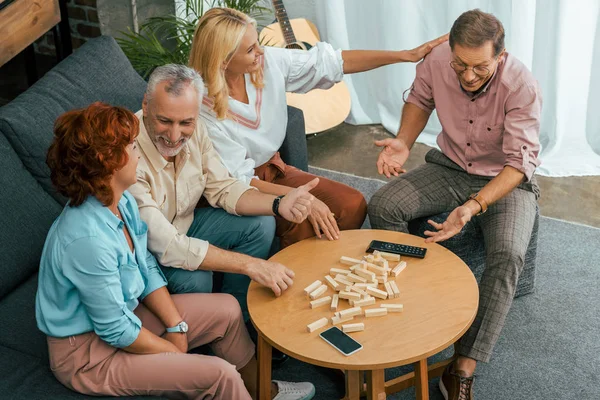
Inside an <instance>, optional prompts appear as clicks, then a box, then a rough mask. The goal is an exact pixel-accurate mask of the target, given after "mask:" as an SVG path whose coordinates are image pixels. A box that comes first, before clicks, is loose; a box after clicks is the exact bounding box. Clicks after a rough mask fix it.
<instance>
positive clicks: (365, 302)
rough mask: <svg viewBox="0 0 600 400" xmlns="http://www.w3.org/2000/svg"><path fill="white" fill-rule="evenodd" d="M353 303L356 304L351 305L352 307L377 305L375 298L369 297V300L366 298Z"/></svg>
mask: <svg viewBox="0 0 600 400" xmlns="http://www.w3.org/2000/svg"><path fill="white" fill-rule="evenodd" d="M353 303H354V304H351V306H353V307H366V306H372V305H373V304H375V297H369V298H366V299H362V300H358V301H354V302H353Z"/></svg>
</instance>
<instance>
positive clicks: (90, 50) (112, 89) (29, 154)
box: [0, 36, 146, 202]
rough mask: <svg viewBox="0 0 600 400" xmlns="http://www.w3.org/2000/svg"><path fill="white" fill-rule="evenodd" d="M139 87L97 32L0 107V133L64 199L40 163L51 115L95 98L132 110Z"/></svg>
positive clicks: (117, 50)
mask: <svg viewBox="0 0 600 400" xmlns="http://www.w3.org/2000/svg"><path fill="white" fill-rule="evenodd" d="M145 89H146V82H145V81H144V80H143V79H142V78H141V77H140V76H139V75H138V74H137V72H135V70H134V69H133V67H132V66H131V64H130V63H129V60H128V59H127V57H125V55H124V54H123V52H122V51H121V48H120V47H119V46H118V45H117V43H116V42H115V40H114V39H113V38H111V37H108V36H102V37H99V38H96V39H93V40H90V41H88V42H87V43H86V44H85V45H84V46H82V47H81V48H80V49H78V50H77V51H76V52H75V53H73V54H72V55H71V56H69V57H67V58H66V59H65V60H64V61H62V62H61V63H60V64H59V65H57V66H56V67H54V68H53V69H52V70H51V71H50V72H48V73H47V74H46V75H45V76H44V77H43V78H42V79H40V80H39V81H38V82H36V83H35V85H33V86H32V87H31V88H29V89H28V90H27V91H26V92H25V93H23V94H21V95H20V96H19V97H17V98H16V99H14V100H13V101H12V102H10V103H9V104H7V105H6V106H4V107H2V108H0V131H2V133H4V135H6V137H7V138H8V140H9V142H10V143H11V145H12V146H13V148H14V149H15V151H16V152H17V154H19V156H20V157H21V159H22V160H23V163H24V164H25V167H26V168H27V170H29V172H31V174H32V175H33V176H34V177H35V179H36V180H37V181H38V182H40V184H41V185H42V187H43V188H44V189H45V190H46V191H47V192H48V193H51V194H52V195H53V196H54V197H55V198H56V199H57V200H59V201H61V202H64V199H63V198H62V197H61V196H58V195H57V194H56V192H55V191H54V189H53V187H52V185H51V183H50V170H49V169H48V167H47V165H46V162H45V160H46V153H47V150H48V146H49V145H50V142H51V140H52V130H53V126H54V121H55V120H56V117H58V116H59V115H60V114H62V113H64V112H65V111H69V110H72V109H74V108H82V107H86V106H88V105H89V104H91V103H93V102H95V101H103V102H106V103H109V104H111V105H118V106H124V107H127V108H129V109H130V110H132V111H137V110H139V109H140V108H141V105H142V98H143V94H144V91H145Z"/></svg>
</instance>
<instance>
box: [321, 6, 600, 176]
mask: <svg viewBox="0 0 600 400" xmlns="http://www.w3.org/2000/svg"><path fill="white" fill-rule="evenodd" d="M314 7H315V8H316V10H315V11H316V13H315V14H316V16H317V17H316V25H317V27H318V29H319V32H320V34H321V38H322V40H326V41H328V42H330V43H332V44H333V45H334V46H335V47H339V48H342V49H386V50H400V49H410V48H413V47H416V46H418V45H419V44H421V43H423V42H425V41H427V40H430V39H433V38H435V37H437V36H440V35H442V34H444V33H446V32H448V31H449V30H450V27H451V26H452V23H453V22H454V20H455V19H456V18H457V17H458V16H459V15H460V14H461V13H463V12H464V11H467V10H470V9H473V8H480V9H481V10H483V11H486V12H490V13H493V14H494V15H496V16H497V17H498V18H499V19H500V20H501V21H502V23H503V25H504V29H505V31H506V49H507V51H508V52H510V53H512V54H513V55H515V56H516V57H517V58H519V59H520V60H521V61H523V62H524V63H525V65H527V67H528V68H529V69H530V70H531V71H532V72H533V74H534V76H535V77H536V78H537V79H538V81H539V82H540V85H541V88H542V95H543V98H544V105H543V113H542V124H541V142H542V152H541V157H540V158H541V160H542V165H541V166H540V167H539V168H538V170H537V173H538V174H541V175H546V176H569V175H600V0H537V1H536V0H369V1H367V0H326V1H316V2H315V3H314ZM414 75H415V66H414V65H413V64H398V65H394V66H388V67H384V68H380V69H378V70H376V71H370V72H366V73H362V74H356V75H352V76H350V75H347V76H346V77H345V78H344V80H345V81H346V82H347V84H348V86H349V88H350V93H351V96H352V111H351V114H350V116H349V117H348V119H347V120H346V122H348V123H351V124H373V123H381V124H383V126H384V127H385V128H386V129H387V130H388V131H390V132H393V133H396V132H397V130H398V127H399V121H400V111H401V108H402V104H403V102H402V92H403V91H404V90H405V89H407V88H409V87H410V85H411V83H412V81H413V79H414ZM440 129H441V127H440V124H439V121H438V120H437V117H436V116H434V117H432V118H431V119H430V121H429V124H428V125H427V127H426V128H425V131H424V133H423V134H422V135H421V136H420V138H419V142H422V143H425V144H428V145H432V146H435V138H436V136H437V134H438V133H439V131H440Z"/></svg>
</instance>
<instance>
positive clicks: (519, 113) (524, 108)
mask: <svg viewBox="0 0 600 400" xmlns="http://www.w3.org/2000/svg"><path fill="white" fill-rule="evenodd" d="M541 113H542V96H541V93H540V90H539V88H538V87H537V86H536V85H534V84H528V83H526V84H523V85H522V86H520V87H519V88H518V89H517V90H515V91H514V92H513V93H512V94H510V95H509V97H508V99H507V101H506V118H505V120H504V135H503V141H502V151H503V152H504V154H505V156H506V157H505V161H504V166H511V167H513V168H515V169H517V170H519V171H521V172H522V173H524V174H525V176H526V178H527V181H529V180H531V177H532V176H533V173H534V172H535V169H536V168H537V167H538V166H539V165H540V160H539V159H538V155H539V152H540V118H541Z"/></svg>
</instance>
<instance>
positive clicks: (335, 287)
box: [325, 275, 341, 290]
mask: <svg viewBox="0 0 600 400" xmlns="http://www.w3.org/2000/svg"><path fill="white" fill-rule="evenodd" d="M325 281H327V284H328V285H329V286H330V287H331V288H332V289H333V290H338V289H339V287H340V286H341V285H340V284H339V283H338V282H337V281H336V280H335V279H333V278H332V277H330V276H329V275H327V276H325Z"/></svg>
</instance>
